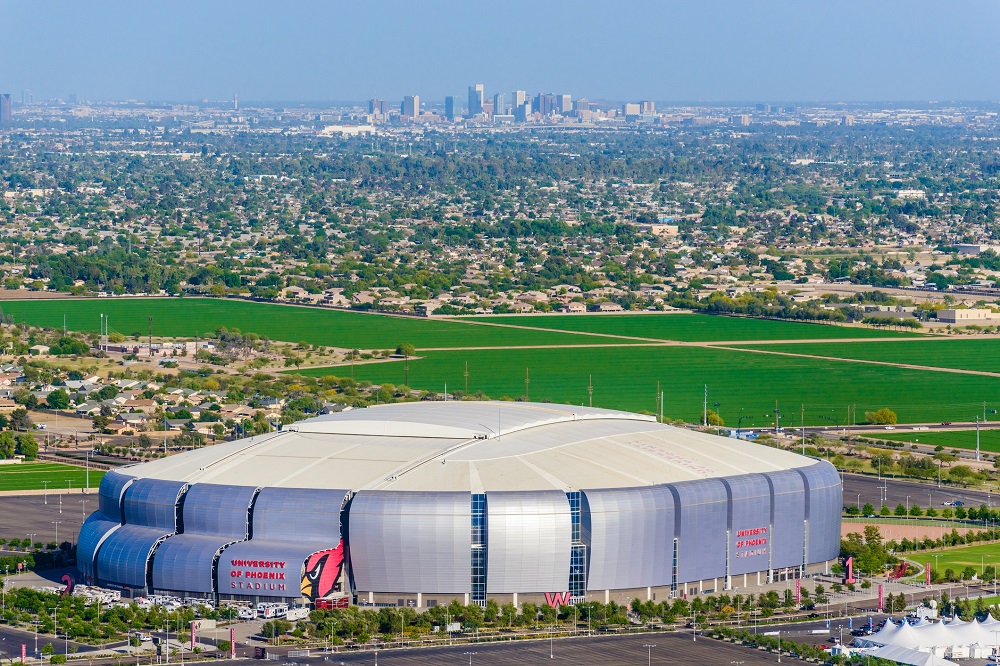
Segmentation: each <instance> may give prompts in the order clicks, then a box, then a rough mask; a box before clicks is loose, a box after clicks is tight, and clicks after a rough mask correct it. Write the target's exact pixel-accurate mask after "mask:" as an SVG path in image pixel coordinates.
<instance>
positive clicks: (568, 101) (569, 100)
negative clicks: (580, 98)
mask: <svg viewBox="0 0 1000 666" xmlns="http://www.w3.org/2000/svg"><path fill="white" fill-rule="evenodd" d="M556 97H557V99H556V111H558V112H559V113H561V114H563V115H565V114H567V113H569V112H570V111H572V110H573V96H572V95H557V96H556Z"/></svg>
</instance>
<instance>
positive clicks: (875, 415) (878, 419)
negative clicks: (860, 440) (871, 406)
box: [865, 407, 896, 425]
mask: <svg viewBox="0 0 1000 666" xmlns="http://www.w3.org/2000/svg"><path fill="white" fill-rule="evenodd" d="M865 420H866V421H868V422H869V423H871V424H873V425H896V412H894V411H892V410H891V409H889V408H888V407H882V408H881V409H877V410H875V411H874V412H865Z"/></svg>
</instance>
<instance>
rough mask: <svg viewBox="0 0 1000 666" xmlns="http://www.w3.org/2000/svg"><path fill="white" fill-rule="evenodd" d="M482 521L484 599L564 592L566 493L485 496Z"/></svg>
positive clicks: (567, 538) (567, 530)
mask: <svg viewBox="0 0 1000 666" xmlns="http://www.w3.org/2000/svg"><path fill="white" fill-rule="evenodd" d="M466 502H467V503H468V500H466ZM486 516H487V519H486V526H487V535H488V536H487V539H486V546H487V565H486V593H487V594H508V593H512V592H560V591H566V589H567V587H568V585H569V568H570V546H571V541H572V534H573V527H572V521H571V518H570V508H569V501H568V500H567V499H566V493H563V492H561V491H558V490H551V491H528V492H493V493H486ZM467 524H468V523H467ZM351 535H352V537H353V531H352V532H351ZM468 552H469V551H468V548H467V549H466V560H468ZM465 580H466V587H468V580H469V579H468V577H466V579H465Z"/></svg>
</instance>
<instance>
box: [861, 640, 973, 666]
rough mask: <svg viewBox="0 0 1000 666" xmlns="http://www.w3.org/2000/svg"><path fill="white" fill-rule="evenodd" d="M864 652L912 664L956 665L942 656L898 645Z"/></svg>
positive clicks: (923, 665) (932, 665)
mask: <svg viewBox="0 0 1000 666" xmlns="http://www.w3.org/2000/svg"><path fill="white" fill-rule="evenodd" d="M865 654H870V655H871V656H873V657H878V658H879V659H888V660H889V661H895V662H898V663H900V664H913V666H958V664H956V663H955V662H953V661H949V660H948V659H945V658H944V657H937V656H935V655H933V654H931V653H930V652H919V651H917V650H911V649H908V648H904V647H900V646H898V645H887V646H885V647H880V648H878V649H877V650H872V651H871V652H866V653H865Z"/></svg>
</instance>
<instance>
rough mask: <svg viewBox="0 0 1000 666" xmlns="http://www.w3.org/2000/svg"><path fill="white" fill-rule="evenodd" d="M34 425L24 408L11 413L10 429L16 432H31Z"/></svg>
mask: <svg viewBox="0 0 1000 666" xmlns="http://www.w3.org/2000/svg"><path fill="white" fill-rule="evenodd" d="M34 425H35V424H34V423H32V421H31V417H30V416H28V410H27V409H25V408H24V407H18V408H17V409H15V410H14V411H13V412H11V413H10V427H11V428H13V429H14V430H31V428H32V427H33V426H34Z"/></svg>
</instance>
